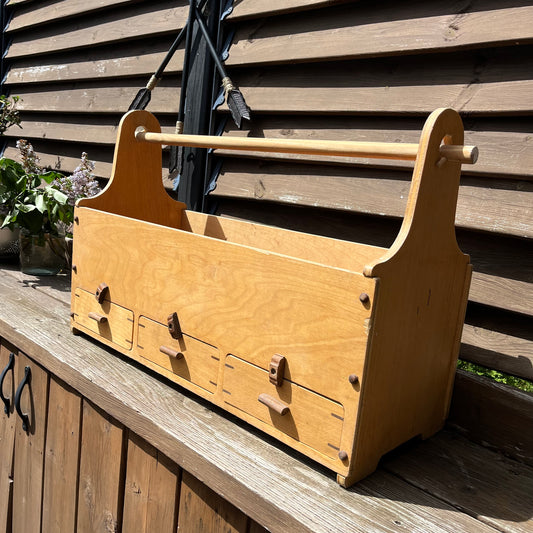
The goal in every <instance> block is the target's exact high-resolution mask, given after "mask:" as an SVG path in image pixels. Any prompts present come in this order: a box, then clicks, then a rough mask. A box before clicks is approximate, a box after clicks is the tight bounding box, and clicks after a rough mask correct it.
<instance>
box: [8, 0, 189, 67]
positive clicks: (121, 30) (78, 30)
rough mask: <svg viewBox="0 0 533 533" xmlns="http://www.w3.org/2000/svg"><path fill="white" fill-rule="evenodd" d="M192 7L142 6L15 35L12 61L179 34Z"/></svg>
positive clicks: (10, 48)
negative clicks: (167, 34)
mask: <svg viewBox="0 0 533 533" xmlns="http://www.w3.org/2000/svg"><path fill="white" fill-rule="evenodd" d="M187 14H188V6H187V5H181V6H178V7H173V8H169V7H166V8H160V9H154V7H153V6H152V5H149V4H146V3H141V4H140V7H137V6H134V8H132V9H131V10H129V11H125V10H122V11H120V14H117V13H116V12H114V11H113V12H111V13H109V14H106V13H104V14H99V15H97V16H94V17H87V18H86V20H84V21H83V22H82V23H79V22H67V23H65V24H61V25H54V26H53V27H52V28H46V27H45V28H43V29H37V30H35V31H32V32H29V33H28V34H26V33H24V32H21V33H18V32H17V33H15V34H13V41H12V42H11V45H10V46H9V49H8V52H7V56H6V57H9V59H15V58H19V57H27V56H34V55H38V54H46V53H51V52H59V51H65V50H73V49H78V48H83V47H89V46H91V47H92V46H96V45H102V44H106V43H116V42H120V41H125V40H129V39H138V38H140V37H144V36H154V35H158V34H164V33H169V32H172V33H174V32H176V30H179V29H180V28H182V27H183V25H184V24H185V21H186V20H187Z"/></svg>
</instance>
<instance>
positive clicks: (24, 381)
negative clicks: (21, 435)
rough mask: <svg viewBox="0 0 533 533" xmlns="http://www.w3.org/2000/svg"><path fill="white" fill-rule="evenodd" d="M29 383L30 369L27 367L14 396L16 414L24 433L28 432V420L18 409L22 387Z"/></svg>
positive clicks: (19, 408)
mask: <svg viewBox="0 0 533 533" xmlns="http://www.w3.org/2000/svg"><path fill="white" fill-rule="evenodd" d="M30 381H31V368H30V367H29V366H27V367H25V368H24V377H23V378H22V381H21V382H20V383H19V386H18V388H17V392H16V394H15V409H16V410H17V413H18V415H19V416H20V418H21V420H22V429H23V430H24V431H28V428H29V425H30V418H29V416H28V415H27V414H24V413H23V412H22V409H21V407H20V398H21V396H22V391H23V389H24V387H25V386H26V385H28V384H29V383H30Z"/></svg>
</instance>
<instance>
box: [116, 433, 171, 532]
mask: <svg viewBox="0 0 533 533" xmlns="http://www.w3.org/2000/svg"><path fill="white" fill-rule="evenodd" d="M179 478H180V472H179V468H178V466H177V465H176V464H175V463H173V462H172V461H170V460H169V459H168V458H166V457H165V456H164V455H162V454H161V453H159V452H158V451H157V450H156V449H155V448H154V447H153V446H150V445H149V444H148V443H147V442H145V441H144V440H143V439H141V438H140V437H138V436H137V435H135V434H132V433H130V435H129V438H128V459H127V466H126V484H125V489H124V518H123V522H122V531H124V532H126V531H127V532H128V533H152V532H155V531H157V532H158V533H175V531H176V526H177V519H178V515H177V510H178V505H177V504H178V501H179Z"/></svg>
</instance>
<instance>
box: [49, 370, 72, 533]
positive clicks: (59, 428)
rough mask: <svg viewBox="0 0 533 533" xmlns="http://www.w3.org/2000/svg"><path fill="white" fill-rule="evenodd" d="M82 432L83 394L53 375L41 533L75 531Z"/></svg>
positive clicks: (50, 393)
mask: <svg viewBox="0 0 533 533" xmlns="http://www.w3.org/2000/svg"><path fill="white" fill-rule="evenodd" d="M80 429H81V397H80V395H79V394H77V393H76V392H75V391H73V390H72V389H71V388H70V387H69V386H68V385H66V384H64V383H61V382H60V381H59V380H58V379H57V378H55V377H54V376H51V377H50V391H49V396H48V429H47V433H46V448H45V457H44V481H43V510H42V533H70V532H72V531H75V529H76V515H77V494H78V459H79V450H80V447H79V445H80Z"/></svg>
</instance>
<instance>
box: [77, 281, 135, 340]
mask: <svg viewBox="0 0 533 533" xmlns="http://www.w3.org/2000/svg"><path fill="white" fill-rule="evenodd" d="M73 307H74V309H73V313H74V316H73V319H74V322H75V323H76V324H79V325H80V326H83V327H85V328H87V329H88V330H90V331H92V332H94V333H97V334H98V335H99V336H100V337H102V338H104V339H107V340H108V341H111V342H113V343H114V344H117V345H118V346H121V347H122V348H126V349H128V350H131V347H132V345H133V312H132V311H130V310H129V309H126V308H124V307H121V306H120V305H117V304H114V303H112V302H110V301H108V300H104V301H103V302H102V303H98V301H97V300H96V298H95V296H94V294H93V293H91V292H88V291H85V290H83V289H80V288H78V289H76V291H75V293H74V303H73Z"/></svg>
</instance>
